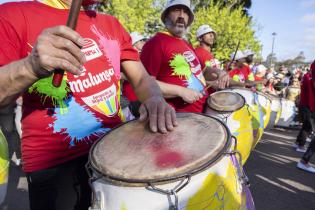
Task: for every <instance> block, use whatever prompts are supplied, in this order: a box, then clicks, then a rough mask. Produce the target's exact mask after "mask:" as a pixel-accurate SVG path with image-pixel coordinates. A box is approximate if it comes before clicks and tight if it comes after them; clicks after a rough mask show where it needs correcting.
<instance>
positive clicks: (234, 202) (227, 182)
mask: <svg viewBox="0 0 315 210" xmlns="http://www.w3.org/2000/svg"><path fill="white" fill-rule="evenodd" d="M226 170H227V171H226V172H227V173H226V177H222V176H219V175H217V174H215V173H210V174H209V175H208V176H207V178H206V179H205V181H204V183H203V185H202V187H201V189H200V190H199V191H198V192H197V193H196V194H195V195H194V196H193V197H191V198H190V199H189V201H188V203H187V206H186V208H185V209H186V210H196V209H202V210H214V209H231V210H234V209H246V195H245V194H244V193H242V190H241V187H240V183H239V181H238V176H237V169H236V168H235V167H233V165H232V162H229V164H228V165H227V166H226Z"/></svg>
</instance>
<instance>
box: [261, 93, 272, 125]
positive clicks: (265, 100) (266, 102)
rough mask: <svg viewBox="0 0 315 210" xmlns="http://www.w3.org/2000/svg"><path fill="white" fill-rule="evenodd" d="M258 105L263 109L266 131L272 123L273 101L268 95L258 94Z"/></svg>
mask: <svg viewBox="0 0 315 210" xmlns="http://www.w3.org/2000/svg"><path fill="white" fill-rule="evenodd" d="M258 103H259V104H260V106H261V109H262V113H263V120H264V129H265V128H266V127H267V125H268V123H269V121H270V114H271V99H270V97H269V96H268V95H266V94H262V93H260V92H258Z"/></svg>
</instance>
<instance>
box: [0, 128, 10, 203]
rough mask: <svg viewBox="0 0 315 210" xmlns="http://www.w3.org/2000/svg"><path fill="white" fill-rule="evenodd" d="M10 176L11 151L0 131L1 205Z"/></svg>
mask: <svg viewBox="0 0 315 210" xmlns="http://www.w3.org/2000/svg"><path fill="white" fill-rule="evenodd" d="M8 176H9V149H8V143H7V141H6V138H5V136H4V135H3V133H2V131H1V129H0V204H1V203H2V202H3V201H4V198H5V195H6V194H7V187H8Z"/></svg>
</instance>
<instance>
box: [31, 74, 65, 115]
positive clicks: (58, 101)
mask: <svg viewBox="0 0 315 210" xmlns="http://www.w3.org/2000/svg"><path fill="white" fill-rule="evenodd" d="M52 80H53V76H50V77H47V78H44V79H40V80H38V81H37V82H36V83H34V84H33V85H32V86H31V87H30V88H29V89H28V92H29V93H36V94H38V95H40V96H41V99H42V103H44V102H45V100H46V99H47V97H49V98H51V99H52V102H53V105H54V106H55V107H59V108H60V110H61V113H66V112H67V111H68V109H67V106H66V104H65V102H64V100H65V99H67V95H68V93H69V92H70V89H69V87H68V85H67V77H66V75H65V76H64V77H63V79H62V82H61V86H60V87H58V88H56V87H55V86H53V84H52Z"/></svg>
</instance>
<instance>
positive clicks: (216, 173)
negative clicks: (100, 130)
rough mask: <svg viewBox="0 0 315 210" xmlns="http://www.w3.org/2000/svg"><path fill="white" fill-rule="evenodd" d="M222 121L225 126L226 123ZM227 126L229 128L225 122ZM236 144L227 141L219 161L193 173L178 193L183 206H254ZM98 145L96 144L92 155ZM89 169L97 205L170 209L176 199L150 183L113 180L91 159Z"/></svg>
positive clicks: (168, 185) (169, 185) (164, 185)
mask: <svg viewBox="0 0 315 210" xmlns="http://www.w3.org/2000/svg"><path fill="white" fill-rule="evenodd" d="M220 124H221V125H222V126H224V125H223V123H220ZM224 129H225V130H227V128H226V127H225V126H224ZM227 132H228V131H227ZM228 133H229V132H228ZM228 138H230V135H228ZM228 142H231V141H230V140H229V141H228ZM234 145H235V144H230V143H229V144H227V147H226V148H225V149H224V151H222V153H220V156H219V158H217V159H216V161H215V162H213V163H212V164H209V165H208V166H207V167H206V168H204V169H203V170H201V171H198V172H196V173H194V174H191V175H190V177H191V178H190V181H189V182H188V184H187V185H186V186H185V187H183V188H182V189H181V190H180V191H178V193H177V195H178V198H179V207H180V209H186V210H194V209H203V208H208V207H209V206H210V207H209V208H211V209H218V208H220V207H222V206H225V207H227V208H228V209H254V205H253V201H252V197H251V194H250V191H249V189H248V187H247V186H245V185H244V184H243V182H242V179H241V174H242V173H240V172H241V171H242V166H241V165H240V164H239V160H238V159H237V158H236V156H235V155H234V154H232V153H230V152H231V151H233V150H234ZM94 148H95V145H94V146H93V148H92V150H91V152H90V156H91V154H93V149H94ZM90 160H91V157H90ZM210 163H211V162H210ZM88 169H89V170H88V171H89V172H90V177H93V178H92V179H91V186H92V190H93V195H94V202H93V209H100V210H108V209H110V210H116V209H117V210H121V209H124V210H127V209H128V210H147V209H150V210H151V209H152V210H168V209H169V208H170V200H171V201H173V202H172V203H174V196H170V195H168V196H167V195H165V194H163V193H160V192H157V191H154V190H152V189H148V188H147V186H148V184H146V183H140V184H139V185H135V184H134V183H128V181H127V180H125V181H117V180H113V179H114V177H113V179H111V178H109V177H106V175H103V174H102V173H100V172H99V171H98V170H97V169H95V168H93V164H92V163H91V162H89V163H88ZM186 180H187V179H186V178H185V177H183V178H180V179H177V178H176V179H171V180H169V181H163V182H155V183H151V184H152V185H154V186H155V187H157V188H159V189H163V190H171V189H174V188H175V187H176V186H178V185H180V184H181V183H182V182H185V181H186ZM223 198H224V199H223Z"/></svg>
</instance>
